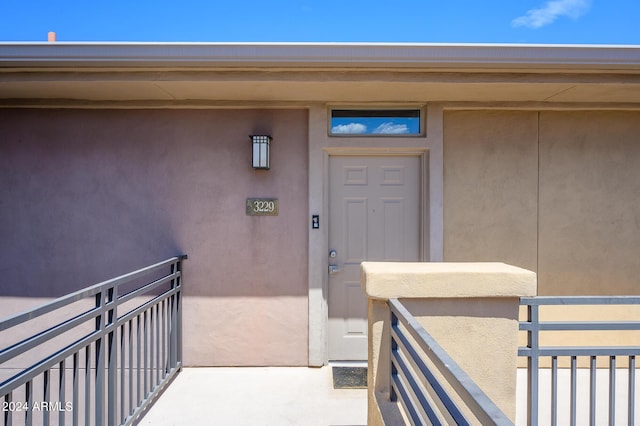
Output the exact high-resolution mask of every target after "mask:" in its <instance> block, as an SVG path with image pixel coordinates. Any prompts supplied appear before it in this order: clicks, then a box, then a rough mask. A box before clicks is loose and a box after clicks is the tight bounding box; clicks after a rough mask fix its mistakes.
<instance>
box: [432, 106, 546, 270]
mask: <svg viewBox="0 0 640 426" xmlns="http://www.w3.org/2000/svg"><path fill="white" fill-rule="evenodd" d="M537 150H538V147H537V113H535V112H528V111H515V112H514V111H490V112H487V111H456V112H447V113H445V116H444V260H445V261H447V262H469V261H471V262H473V261H481V262H504V263H508V264H510V265H515V266H519V267H521V268H525V269H530V270H535V269H536V266H537V265H536V263H537V259H536V256H537V254H536V250H537V243H536V233H537V205H536V203H537V187H538V178H537V166H538V152H537Z"/></svg>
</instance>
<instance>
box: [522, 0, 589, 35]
mask: <svg viewBox="0 0 640 426" xmlns="http://www.w3.org/2000/svg"><path fill="white" fill-rule="evenodd" d="M590 6H591V4H590V0H553V1H548V2H547V4H545V5H544V7H542V8H540V9H531V10H529V11H528V12H527V14H526V15H524V16H520V17H519V18H516V19H514V20H513V21H511V25H513V26H514V27H529V28H534V29H535V28H540V27H544V26H545V25H549V24H551V23H553V22H554V21H555V20H556V19H557V18H558V17H560V16H568V17H570V18H572V19H578V18H579V17H580V16H582V15H584V14H585V13H587V11H588V10H589V7H590Z"/></svg>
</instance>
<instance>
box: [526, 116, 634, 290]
mask: <svg viewBox="0 0 640 426" xmlns="http://www.w3.org/2000/svg"><path fill="white" fill-rule="evenodd" d="M539 253H540V258H539V267H538V275H539V278H540V291H541V294H553V295H555V294H576V293H583V294H585V293H588V294H594V295H616V294H640V285H639V282H638V277H639V276H640V256H638V253H640V112H602V111H593V112H543V113H541V115H540V240H539Z"/></svg>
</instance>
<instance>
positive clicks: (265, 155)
mask: <svg viewBox="0 0 640 426" xmlns="http://www.w3.org/2000/svg"><path fill="white" fill-rule="evenodd" d="M249 138H251V142H252V144H253V164H252V165H253V168H254V169H256V170H269V158H270V154H269V148H270V145H271V136H269V135H251V136H249Z"/></svg>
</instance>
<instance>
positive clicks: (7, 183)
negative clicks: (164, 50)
mask: <svg viewBox="0 0 640 426" xmlns="http://www.w3.org/2000/svg"><path fill="white" fill-rule="evenodd" d="M307 123H308V113H307V111H306V110H302V109H260V110H242V109H238V110H106V109H96V110H73V109H60V110H52V109H3V110H2V113H1V114H0V174H1V179H0V205H1V208H0V235H1V236H2V244H0V250H1V253H0V271H2V273H3V280H2V281H1V282H0V286H1V287H0V298H5V297H6V298H8V297H9V296H11V299H7V300H11V301H12V302H11V303H12V305H13V306H12V309H13V310H14V311H15V310H17V309H14V308H18V307H17V306H16V301H19V300H21V299H22V300H25V305H26V304H27V303H28V300H29V299H30V298H34V297H56V296H60V295H63V294H66V293H68V292H70V291H73V290H77V289H79V288H82V287H84V286H87V285H90V284H94V283H96V282H99V281H102V280H105V279H107V278H111V277H113V276H117V275H120V274H122V273H125V272H128V271H130V270H133V269H137V268H139V267H143V266H146V265H148V264H151V263H153V262H156V261H159V260H162V259H164V258H167V257H170V256H173V255H177V254H188V255H189V260H188V261H186V262H185V265H184V284H185V289H184V296H185V297H184V361H185V364H186V365H190V366H215V365H307V360H308V356H307V352H308V337H307V336H308V296H307V295H308V285H307V278H308V273H307V250H308V248H307V247H308V220H307V212H308V208H307V204H308V183H307V169H308V166H307V163H308V155H307V152H308V148H307V147H308V143H307V139H308V131H307V128H308V124H307ZM255 133H265V134H270V135H272V136H273V142H272V163H271V166H272V168H271V170H269V171H255V170H253V169H252V168H251V145H250V141H249V138H248V136H249V135H250V134H255ZM250 197H269V198H277V199H278V200H279V204H280V209H279V214H278V216H271V217H251V216H247V215H246V213H245V201H246V199H247V198H250Z"/></svg>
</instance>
